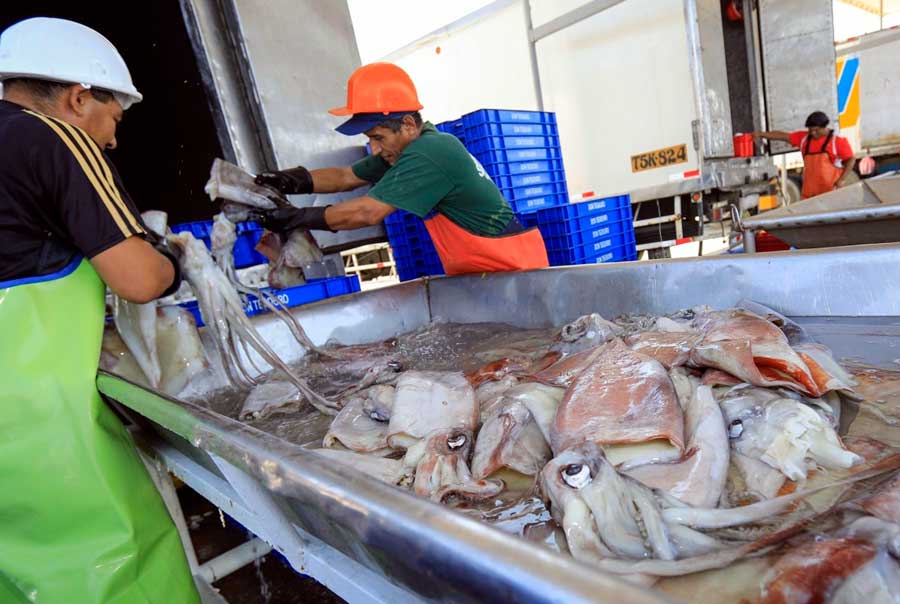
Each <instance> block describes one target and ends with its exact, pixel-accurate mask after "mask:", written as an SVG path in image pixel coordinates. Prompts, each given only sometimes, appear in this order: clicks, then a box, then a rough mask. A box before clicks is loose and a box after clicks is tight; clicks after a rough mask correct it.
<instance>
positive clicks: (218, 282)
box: [168, 231, 338, 415]
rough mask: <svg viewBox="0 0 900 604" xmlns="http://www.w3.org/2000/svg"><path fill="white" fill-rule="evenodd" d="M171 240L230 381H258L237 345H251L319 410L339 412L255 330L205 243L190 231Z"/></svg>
mask: <svg viewBox="0 0 900 604" xmlns="http://www.w3.org/2000/svg"><path fill="white" fill-rule="evenodd" d="M168 240H169V242H170V243H172V244H173V245H176V246H179V247H180V248H181V250H182V258H181V270H182V274H183V275H184V277H185V279H186V280H187V281H188V282H189V283H190V284H191V288H192V289H193V291H194V294H195V295H196V296H197V302H198V303H199V305H200V312H201V313H202V315H203V318H204V321H205V323H206V327H207V330H208V331H209V332H210V335H211V336H212V339H213V342H214V344H215V346H216V350H217V351H218V353H219V357H220V360H221V365H222V367H223V369H224V371H225V374H226V377H227V378H228V379H229V381H230V382H231V383H232V384H235V385H238V386H253V385H255V384H256V380H255V379H254V377H253V376H254V375H256V374H257V373H259V370H258V369H257V368H255V367H249V366H248V364H249V363H250V361H249V355H248V354H247V355H245V356H246V357H247V359H248V360H247V361H245V360H244V359H242V358H241V355H240V353H239V350H238V348H237V346H238V345H240V346H241V347H243V348H244V349H245V350H246V349H247V348H252V349H253V350H255V351H256V352H257V354H259V356H260V357H261V358H262V359H263V360H264V361H265V362H266V363H268V364H269V365H271V366H272V367H273V368H275V369H277V370H278V371H280V372H281V373H283V374H284V375H285V376H286V377H287V379H288V380H289V381H290V382H291V383H292V384H294V386H296V387H297V389H298V390H299V391H300V392H301V393H302V394H303V396H304V397H305V398H306V400H307V401H308V402H309V403H310V404H311V405H313V406H314V407H315V408H316V409H318V410H319V411H320V412H322V413H325V414H328V415H334V414H336V413H337V411H338V404H337V403H335V402H334V401H331V400H329V399H327V398H325V397H324V396H322V395H320V394H318V393H316V392H315V391H314V390H313V389H312V388H310V386H309V385H308V384H307V383H306V381H305V380H303V379H302V378H300V377H299V376H297V375H296V374H295V373H294V372H293V370H291V369H290V368H289V367H288V366H287V364H286V363H285V362H284V361H283V360H282V359H281V358H280V357H279V356H278V354H277V353H276V352H275V351H274V350H273V349H272V347H271V346H269V344H268V343H267V342H266V341H265V340H264V339H263V338H262V336H260V334H259V333H258V332H257V331H256V329H255V328H254V327H253V325H252V324H251V323H250V321H249V319H248V318H247V316H246V315H245V314H244V309H243V306H242V305H241V301H240V298H239V297H238V294H237V292H236V291H235V290H234V287H233V286H232V284H231V281H230V280H229V279H228V277H227V276H226V275H225V273H224V272H222V269H220V268H219V267H218V266H217V265H216V264H215V262H213V259H212V256H210V254H209V251H208V250H207V249H206V246H205V245H204V244H203V242H202V241H198V240H197V239H195V238H194V236H193V235H192V234H191V233H189V232H187V231H186V232H183V233H178V234H177V235H169V237H168Z"/></svg>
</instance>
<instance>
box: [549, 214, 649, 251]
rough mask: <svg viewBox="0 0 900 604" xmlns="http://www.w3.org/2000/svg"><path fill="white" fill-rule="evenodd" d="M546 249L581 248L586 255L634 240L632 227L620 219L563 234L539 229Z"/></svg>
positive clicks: (628, 222)
mask: <svg viewBox="0 0 900 604" xmlns="http://www.w3.org/2000/svg"><path fill="white" fill-rule="evenodd" d="M541 235H543V237H544V245H545V246H546V247H547V249H548V250H559V251H565V250H570V249H583V250H584V252H585V254H586V255H591V254H598V253H600V252H602V251H603V250H605V249H608V248H614V247H619V246H622V245H625V244H628V243H632V242H634V227H633V226H632V225H631V222H630V221H625V220H623V221H620V222H615V223H612V224H608V225H605V226H598V227H594V228H592V229H586V230H584V231H576V232H574V233H566V234H565V235H556V236H554V235H548V234H547V233H545V232H544V229H541Z"/></svg>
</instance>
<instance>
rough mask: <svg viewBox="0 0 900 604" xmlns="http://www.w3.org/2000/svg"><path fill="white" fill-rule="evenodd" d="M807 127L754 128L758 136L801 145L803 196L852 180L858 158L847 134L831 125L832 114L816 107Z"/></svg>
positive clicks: (754, 134)
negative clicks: (836, 131)
mask: <svg viewBox="0 0 900 604" xmlns="http://www.w3.org/2000/svg"><path fill="white" fill-rule="evenodd" d="M806 128H807V129H806V130H798V131H797V132H783V131H780V130H773V131H770V132H753V133H752V134H753V136H754V138H768V139H773V140H778V141H784V142H786V143H790V144H792V145H793V146H795V147H799V149H800V152H801V153H802V154H803V189H802V191H801V194H802V197H803V199H807V198H809V197H815V196H816V195H821V194H822V193H828V192H829V191H833V190H835V189H837V188H839V187H843V186H845V185H848V184H850V183H851V182H852V180H851V179H852V178H853V166H854V165H855V164H856V159H855V158H854V157H853V149H852V148H851V147H850V143H849V142H848V141H847V139H846V138H844V137H843V136H835V135H834V130H831V129H829V128H828V116H827V115H825V114H824V113H823V112H821V111H813V112H812V113H810V114H809V117H807V118H806Z"/></svg>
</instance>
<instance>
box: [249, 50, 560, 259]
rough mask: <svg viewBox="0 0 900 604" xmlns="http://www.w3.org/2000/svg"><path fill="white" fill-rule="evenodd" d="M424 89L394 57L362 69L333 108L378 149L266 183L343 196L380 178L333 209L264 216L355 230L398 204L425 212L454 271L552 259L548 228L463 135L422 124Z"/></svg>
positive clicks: (276, 223) (275, 224)
mask: <svg viewBox="0 0 900 604" xmlns="http://www.w3.org/2000/svg"><path fill="white" fill-rule="evenodd" d="M420 109H422V104H421V103H420V102H419V99H418V95H417V93H416V88H415V86H414V85H413V82H412V80H411V79H410V77H409V75H408V74H407V73H406V72H405V71H403V70H402V69H401V68H400V67H398V66H396V65H393V64H391V63H372V64H370V65H364V66H362V67H360V68H359V69H357V70H356V71H355V72H353V74H352V75H351V76H350V80H349V82H348V83H347V104H346V106H344V107H337V108H335V109H331V110H330V113H331V114H332V115H337V116H348V115H349V116H352V117H350V119H348V120H347V121H346V122H344V123H343V124H341V125H340V126H338V127H337V128H336V130H337V131H338V132H340V133H342V134H346V135H348V136H355V135H359V134H363V133H364V134H365V135H366V136H367V137H368V138H369V143H370V145H371V148H372V155H369V156H368V157H365V158H363V159H361V160H359V161H357V162H356V163H354V164H353V165H352V166H345V167H336V168H323V169H319V170H307V169H306V168H304V167H302V166H301V167H297V168H292V169H289V170H283V171H279V172H266V173H262V174H260V175H259V176H258V177H257V183H259V184H263V185H268V186H271V187H274V188H276V189H278V190H279V191H280V192H281V193H283V194H286V195H290V194H307V193H337V192H341V191H352V190H354V189H357V188H359V187H361V186H363V185H367V184H372V185H374V186H373V187H372V188H371V189H370V190H369V191H368V192H367V193H366V194H365V195H364V196H361V197H357V198H355V199H351V200H348V201H345V202H342V203H339V204H335V205H332V206H327V207H306V208H286V209H283V210H275V211H273V212H270V213H268V214H267V215H266V216H263V217H260V222H262V224H263V226H265V227H266V228H269V229H270V230H276V231H279V230H280V231H283V230H289V229H292V228H297V227H299V226H305V227H308V228H311V229H320V230H332V231H339V230H348V229H357V228H360V227H364V226H370V225H375V224H378V223H380V222H381V221H383V220H384V219H385V218H386V217H387V216H388V215H389V214H391V213H392V212H394V211H395V210H397V209H402V210H406V211H408V212H412V213H413V214H415V215H417V216H419V217H421V218H425V217H426V216H429V214H431V213H434V215H433V216H431V217H429V218H427V219H426V220H425V225H426V227H427V228H428V232H429V233H430V234H431V238H432V240H433V241H434V245H435V248H436V249H437V252H438V255H439V256H440V258H441V263H442V264H443V265H444V271H445V272H446V273H447V274H448V275H455V274H461V273H473V272H493V271H514V270H525V269H533V268H542V267H546V266H548V265H549V263H548V261H547V251H546V249H545V248H544V240H543V238H542V237H541V233H540V231H538V230H537V229H536V228H535V229H529V230H524V229H523V228H522V226H521V225H520V224H519V222H518V220H516V217H515V215H514V214H513V211H512V208H511V207H510V205H509V203H508V202H507V201H506V199H504V197H503V195H502V194H501V193H500V190H499V189H498V188H497V186H496V185H495V184H494V182H493V181H492V180H491V179H490V177H489V176H488V174H487V172H485V170H484V168H483V167H482V166H481V164H480V163H478V160H476V159H475V158H474V157H473V156H472V155H470V154H469V152H468V151H467V150H466V148H465V147H464V146H463V145H462V143H460V142H459V140H458V139H457V138H456V137H454V136H452V135H450V134H444V133H441V132H438V131H437V130H436V129H435V128H434V126H432V125H431V124H430V123H428V122H424V123H423V122H422V118H421V116H420V114H419V110H420Z"/></svg>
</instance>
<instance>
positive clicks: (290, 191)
mask: <svg viewBox="0 0 900 604" xmlns="http://www.w3.org/2000/svg"><path fill="white" fill-rule="evenodd" d="M254 182H256V184H258V185H262V186H264V187H271V188H273V189H275V190H276V191H278V192H280V193H281V194H282V195H308V194H309V193H312V192H313V179H312V174H310V173H309V170H307V169H306V168H304V167H303V166H297V167H296V168H291V169H290V170H280V171H277V172H260V173H259V174H257V175H256V178H255V179H254Z"/></svg>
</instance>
